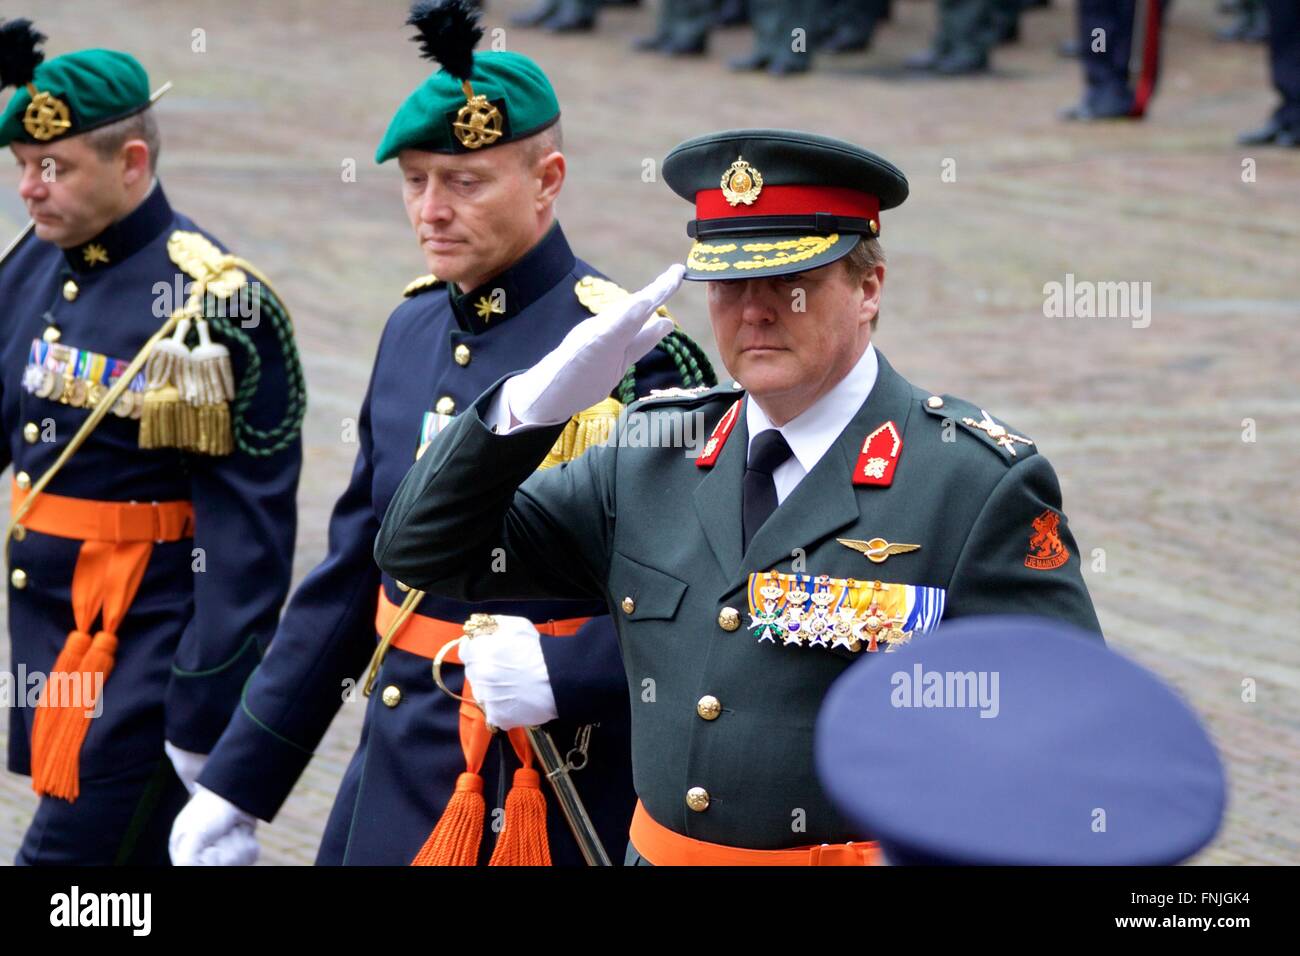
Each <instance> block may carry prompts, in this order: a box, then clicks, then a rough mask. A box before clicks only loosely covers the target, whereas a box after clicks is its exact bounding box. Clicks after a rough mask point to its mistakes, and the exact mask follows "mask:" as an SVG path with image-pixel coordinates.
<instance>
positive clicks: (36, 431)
mask: <svg viewBox="0 0 1300 956" xmlns="http://www.w3.org/2000/svg"><path fill="white" fill-rule="evenodd" d="M40 437H41V428H40V426H39V425H37V424H36V423H35V422H28V423H27V424H26V425H24V426H23V441H25V442H27V444H29V445H34V444H36V439H38V438H40Z"/></svg>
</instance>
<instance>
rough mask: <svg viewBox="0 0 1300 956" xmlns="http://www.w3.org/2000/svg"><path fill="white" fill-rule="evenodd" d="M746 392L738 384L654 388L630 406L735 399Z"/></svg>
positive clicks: (635, 407) (639, 407)
mask: <svg viewBox="0 0 1300 956" xmlns="http://www.w3.org/2000/svg"><path fill="white" fill-rule="evenodd" d="M744 394H745V393H744V391H742V390H741V389H740V386H739V385H738V384H728V385H714V386H713V387H712V388H710V387H709V386H707V385H701V386H700V387H698V388H654V389H651V390H650V393H649V394H648V395H642V396H641V397H640V398H638V399H637V400H636V403H635V404H634V405H633V406H630V407H632V408H634V409H641V408H643V407H644V406H646V405H649V404H653V405H654V406H655V407H656V408H658V407H660V406H663V405H700V404H703V403H704V402H709V401H714V400H715V399H718V398H729V399H731V400H733V401H734V400H735V399H737V398H743V397H744Z"/></svg>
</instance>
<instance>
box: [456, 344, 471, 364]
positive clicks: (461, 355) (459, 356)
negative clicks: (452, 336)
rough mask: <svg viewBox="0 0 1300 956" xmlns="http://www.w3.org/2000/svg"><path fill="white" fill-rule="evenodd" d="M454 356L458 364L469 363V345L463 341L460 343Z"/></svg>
mask: <svg viewBox="0 0 1300 956" xmlns="http://www.w3.org/2000/svg"><path fill="white" fill-rule="evenodd" d="M452 358H454V359H455V360H456V364H457V365H468V364H469V346H468V345H465V344H464V343H463V342H462V343H461V344H460V345H458V346H456V350H455V351H454V352H452Z"/></svg>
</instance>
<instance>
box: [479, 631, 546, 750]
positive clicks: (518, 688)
mask: <svg viewBox="0 0 1300 956" xmlns="http://www.w3.org/2000/svg"><path fill="white" fill-rule="evenodd" d="M493 617H495V618H496V622H497V629H496V630H495V631H493V632H492V633H491V634H479V635H478V636H476V637H473V638H470V639H469V640H467V641H461V642H460V659H461V663H463V664H464V665H465V679H466V680H467V681H469V683H470V686H471V688H472V692H473V695H474V697H475V699H477V700H478V702H479V703H480V704H482V705H483V717H484V719H485V720H486V721H487V722H488V723H489V724H491V725H492V726H493V727H499V728H500V729H502V730H513V729H514V728H515V727H536V726H538V725H539V724H544V723H546V722H547V721H551V720H554V719H555V718H556V716H557V714H556V710H555V694H554V693H552V691H551V678H550V675H549V674H547V672H546V659H545V658H544V657H543V656H542V638H541V635H539V634H538V633H537V628H536V627H534V626H533V622H532V621H530V620H528V618H526V617H515V616H513V615H510V614H494V615H493Z"/></svg>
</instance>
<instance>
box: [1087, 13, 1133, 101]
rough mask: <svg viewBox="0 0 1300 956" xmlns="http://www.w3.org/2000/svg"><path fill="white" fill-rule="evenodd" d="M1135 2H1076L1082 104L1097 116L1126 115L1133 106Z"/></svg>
mask: <svg viewBox="0 0 1300 956" xmlns="http://www.w3.org/2000/svg"><path fill="white" fill-rule="evenodd" d="M1135 4H1136V0H1079V57H1080V59H1081V60H1082V61H1083V79H1084V83H1085V84H1086V86H1087V90H1086V92H1085V93H1084V103H1085V104H1086V105H1087V106H1088V107H1089V108H1090V109H1092V110H1093V111H1094V112H1096V113H1099V114H1103V115H1105V114H1115V113H1119V114H1127V113H1128V111H1129V110H1130V109H1131V108H1132V106H1133V90H1132V88H1131V87H1130V86H1129V56H1130V55H1131V53H1132V51H1133V18H1134V15H1135Z"/></svg>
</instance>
